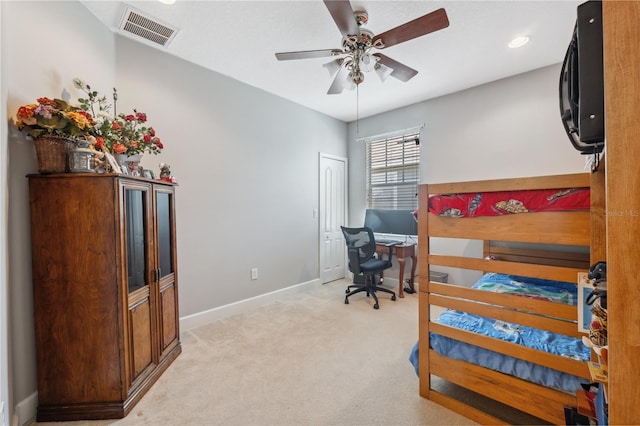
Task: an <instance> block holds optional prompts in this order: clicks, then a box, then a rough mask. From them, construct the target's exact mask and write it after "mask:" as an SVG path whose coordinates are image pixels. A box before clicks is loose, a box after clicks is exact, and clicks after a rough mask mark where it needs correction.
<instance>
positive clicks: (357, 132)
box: [356, 84, 360, 134]
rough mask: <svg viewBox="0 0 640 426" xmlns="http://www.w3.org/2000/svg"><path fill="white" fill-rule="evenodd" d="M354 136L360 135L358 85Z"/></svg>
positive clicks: (357, 88)
mask: <svg viewBox="0 0 640 426" xmlns="http://www.w3.org/2000/svg"><path fill="white" fill-rule="evenodd" d="M356 134H360V85H359V84H356Z"/></svg>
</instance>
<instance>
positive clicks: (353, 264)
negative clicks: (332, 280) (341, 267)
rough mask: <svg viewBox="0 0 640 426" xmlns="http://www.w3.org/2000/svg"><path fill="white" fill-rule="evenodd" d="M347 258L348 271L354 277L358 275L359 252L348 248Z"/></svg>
mask: <svg viewBox="0 0 640 426" xmlns="http://www.w3.org/2000/svg"><path fill="white" fill-rule="evenodd" d="M347 253H348V256H349V269H351V272H353V273H354V274H355V275H359V274H360V251H359V250H358V249H357V248H353V247H349V248H348V251H347Z"/></svg>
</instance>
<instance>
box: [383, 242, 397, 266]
mask: <svg viewBox="0 0 640 426" xmlns="http://www.w3.org/2000/svg"><path fill="white" fill-rule="evenodd" d="M398 244H400V243H399V242H397V241H393V242H391V243H389V244H385V247H387V248H388V249H389V254H388V256H389V262H391V258H393V247H394V246H397V245H398Z"/></svg>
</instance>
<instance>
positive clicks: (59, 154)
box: [33, 135, 75, 173]
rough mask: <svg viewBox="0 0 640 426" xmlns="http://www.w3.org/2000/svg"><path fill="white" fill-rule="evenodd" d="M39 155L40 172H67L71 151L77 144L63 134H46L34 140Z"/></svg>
mask: <svg viewBox="0 0 640 426" xmlns="http://www.w3.org/2000/svg"><path fill="white" fill-rule="evenodd" d="M33 143H34V145H35V147H36V155H37V157H38V171H39V172H40V173H65V172H68V171H69V151H71V150H72V149H73V148H74V147H75V144H74V143H73V140H72V139H69V138H65V137H62V136H53V135H44V136H40V137H37V138H36V139H34V141H33Z"/></svg>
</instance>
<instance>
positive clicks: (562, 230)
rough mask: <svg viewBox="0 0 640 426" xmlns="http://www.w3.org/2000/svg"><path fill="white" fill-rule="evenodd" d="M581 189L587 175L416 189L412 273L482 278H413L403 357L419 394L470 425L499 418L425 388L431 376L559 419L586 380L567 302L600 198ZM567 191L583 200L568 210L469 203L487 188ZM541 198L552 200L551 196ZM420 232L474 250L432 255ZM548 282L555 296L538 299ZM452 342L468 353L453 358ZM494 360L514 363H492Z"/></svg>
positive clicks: (584, 356)
mask: <svg viewBox="0 0 640 426" xmlns="http://www.w3.org/2000/svg"><path fill="white" fill-rule="evenodd" d="M590 185H591V177H590V175H589V174H587V173H582V174H571V175H557V176H543V177H531V178H517V179H500V180H489V181H476V182H459V183H445V184H429V185H427V184H422V185H420V188H419V208H418V211H417V215H418V234H419V237H418V238H419V242H420V250H419V264H420V271H429V270H430V269H431V268H433V267H435V268H436V269H438V267H447V268H457V269H464V270H473V271H478V272H477V273H478V274H479V275H481V274H485V275H483V276H482V279H481V280H479V282H478V283H476V284H475V285H473V286H468V283H466V284H463V283H455V282H451V279H450V280H449V281H450V283H438V282H434V281H430V280H429V278H428V276H426V274H423V273H421V274H420V277H419V280H420V281H419V324H420V326H419V340H418V344H417V345H416V348H415V350H414V353H413V354H412V357H413V358H414V365H416V366H417V371H418V374H419V377H420V394H421V395H422V396H423V397H425V398H428V399H430V400H433V401H435V402H437V403H440V404H442V405H444V406H446V407H448V408H450V409H452V410H453V411H456V412H459V413H461V414H463V415H465V416H467V417H469V418H471V419H473V420H475V421H477V422H479V423H484V424H499V423H504V422H506V421H505V420H504V419H501V418H499V416H496V415H494V414H492V413H488V412H487V410H485V409H484V408H483V407H478V406H473V404H470V403H467V402H465V401H463V399H462V398H457V396H456V395H455V394H453V395H452V394H447V393H446V392H445V391H442V390H441V389H440V388H436V387H435V386H434V383H433V382H434V381H437V383H440V382H442V381H444V382H446V383H452V384H454V385H455V386H457V387H462V388H464V389H467V390H470V391H473V392H475V393H476V394H480V395H482V397H487V398H490V399H491V400H493V401H497V402H499V403H502V404H504V405H507V406H509V407H512V408H515V409H517V410H519V411H521V412H525V413H528V414H529V415H532V416H535V417H537V418H539V419H542V420H544V421H547V422H550V423H555V424H565V407H575V406H576V396H575V391H576V390H577V389H575V387H578V386H580V383H581V382H585V383H588V382H589V381H590V380H589V377H590V375H589V370H588V366H587V362H586V361H587V360H588V356H589V355H588V350H586V349H585V348H580V347H579V346H580V344H579V341H580V339H581V337H582V336H583V334H581V333H580V332H578V327H577V317H578V310H577V309H578V308H577V307H576V304H575V300H572V298H573V299H575V283H576V282H577V275H578V273H579V272H586V271H587V270H588V267H589V264H590V258H589V248H590V245H591V238H590V228H591V222H592V219H591V216H590V203H592V202H593V200H600V197H599V196H598V195H596V196H595V197H594V196H592V197H591V199H589V192H588V191H589V188H590ZM577 189H579V191H582V192H583V195H584V191H587V201H586V205H585V202H584V199H583V200H582V201H581V202H580V205H579V206H576V207H574V206H571V205H570V204H567V205H563V206H562V207H560V208H557V207H556V208H555V209H556V211H537V210H531V209H530V211H529V212H526V213H524V212H523V213H521V214H514V213H518V212H517V211H516V210H520V211H523V207H522V205H521V203H519V202H514V203H510V204H511V207H509V208H508V209H507V210H510V211H506V210H504V209H496V208H495V207H494V208H492V207H489V208H486V209H485V210H486V213H488V214H489V216H484V215H477V216H476V215H475V214H476V212H475V210H481V209H479V208H478V205H477V200H478V199H479V198H480V197H481V196H479V195H478V194H487V196H486V198H487V199H490V198H491V194H493V193H497V192H504V191H524V192H526V193H537V192H542V193H544V192H543V191H546V190H552V192H551V193H552V194H559V195H560V196H562V195H564V194H568V193H573V192H575V191H576V190H577ZM544 194H545V195H544V197H546V198H547V199H550V200H553V197H554V196H553V195H552V196H549V195H548V193H544ZM443 195H444V198H455V199H458V201H459V200H460V199H462V198H463V195H465V196H468V197H469V199H468V200H465V201H464V203H463V204H464V205H467V206H469V209H468V210H464V209H463V208H460V204H459V205H457V206H454V207H446V206H442V205H440V204H439V203H440V201H442V200H441V197H442V196H443ZM508 196H509V197H511V196H512V195H511V194H509V195H508ZM430 197H431V198H432V200H431V203H430V202H429V200H430ZM514 197H515V198H516V199H517V198H518V197H517V196H514ZM557 197H558V196H556V198H557ZM508 201H512V199H509V200H508ZM552 204H553V203H552ZM492 205H494V206H495V205H496V203H492ZM514 206H515V208H513V207H514ZM503 207H504V203H503ZM430 208H431V212H429V211H430ZM553 208H554V207H553V206H552V209H553ZM524 210H526V209H524ZM492 211H493V212H492ZM430 238H457V239H466V240H481V241H482V242H483V256H482V258H480V257H466V256H453V255H444V254H438V253H434V252H432V251H431V250H430V247H431V246H432V245H434V246H435V245H436V244H430V242H431V241H430ZM449 276H450V277H451V276H452V274H450V275H449ZM495 278H497V281H495V280H494V279H495ZM487 280H489V281H487ZM511 282H515V283H516V287H517V289H516V291H511V290H504V288H503V285H502V284H503V283H511ZM487 283H488V284H487ZM572 287H573V288H572ZM526 288H529V289H534V294H533V295H528V296H527V295H523V294H522V293H523V292H526ZM554 288H558V289H559V291H558V294H560V295H561V296H560V297H558V298H556V296H553V295H552V296H549V297H547V291H548V290H550V289H551V291H552V293H555V291H554V290H553V289H554ZM523 289H524V290H523ZM487 290H489V291H487ZM496 291H497V292H496ZM572 291H573V293H572ZM567 292H568V293H569V294H570V296H569V297H568V300H559V299H563V298H564V297H565V296H566V294H567ZM541 294H542V295H543V296H542V297H541V296H540V295H541ZM571 294H572V295H571ZM447 317H452V318H449V319H447ZM483 321H484V322H486V324H484V325H481V326H480V327H485V330H486V329H495V328H500V327H502V328H506V329H505V330H506V331H507V332H506V333H502V334H506V335H509V334H513V335H518V336H524V335H528V331H527V332H524V331H523V330H525V329H526V330H529V329H532V330H541V331H542V333H544V334H547V335H550V334H552V335H553V336H558V338H560V337H562V338H563V339H566V341H567V342H569V343H565V340H563V343H561V344H560V346H559V350H557V351H556V353H555V354H554V353H551V352H549V351H548V350H549V348H548V347H546V344H545V345H540V344H536V343H535V342H534V343H533V344H527V343H526V342H522V341H515V340H511V341H510V340H509V339H507V340H504V339H503V338H502V337H493V333H491V332H487V333H484V331H483V330H476V329H475V328H474V329H472V327H467V324H469V323H470V322H471V323H479V322H483ZM497 325H499V327H498V326H497ZM514 329H515V331H514ZM505 330H503V331H505ZM516 340H520V337H518V339H516ZM534 340H537V338H534ZM551 340H553V341H556V338H555V337H554V338H552V339H551ZM443 342H444V343H443ZM572 342H573V343H572ZM576 342H578V343H576ZM460 347H464V348H467V349H470V352H468V353H469V355H466V356H458V355H459V354H460V353H461V352H463V349H464V348H463V349H460ZM569 347H571V349H568V348H569ZM447 348H453V349H452V350H453V352H446V349H447ZM574 349H575V350H574ZM464 350H465V351H466V349H464ZM449 354H450V355H449ZM568 354H570V355H571V356H566V355H568ZM496 359H499V361H496ZM483 360H485V361H486V360H488V361H487V362H486V363H485V362H484V361H483ZM503 364H505V365H508V366H512V365H516V367H514V368H511V369H509V368H502V365H503ZM518 365H519V366H518ZM523 366H524V367H523ZM500 370H502V372H501V371H500ZM523 371H524V372H525V373H522V372H523ZM546 372H552V373H554V374H555V375H552V376H551V378H549V379H545V378H543V377H542V376H543V375H544V374H546ZM558 375H559V376H560V379H559V378H557V377H558ZM436 378H437V379H436ZM538 378H540V380H537V379H538ZM565 379H566V380H565Z"/></svg>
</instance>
